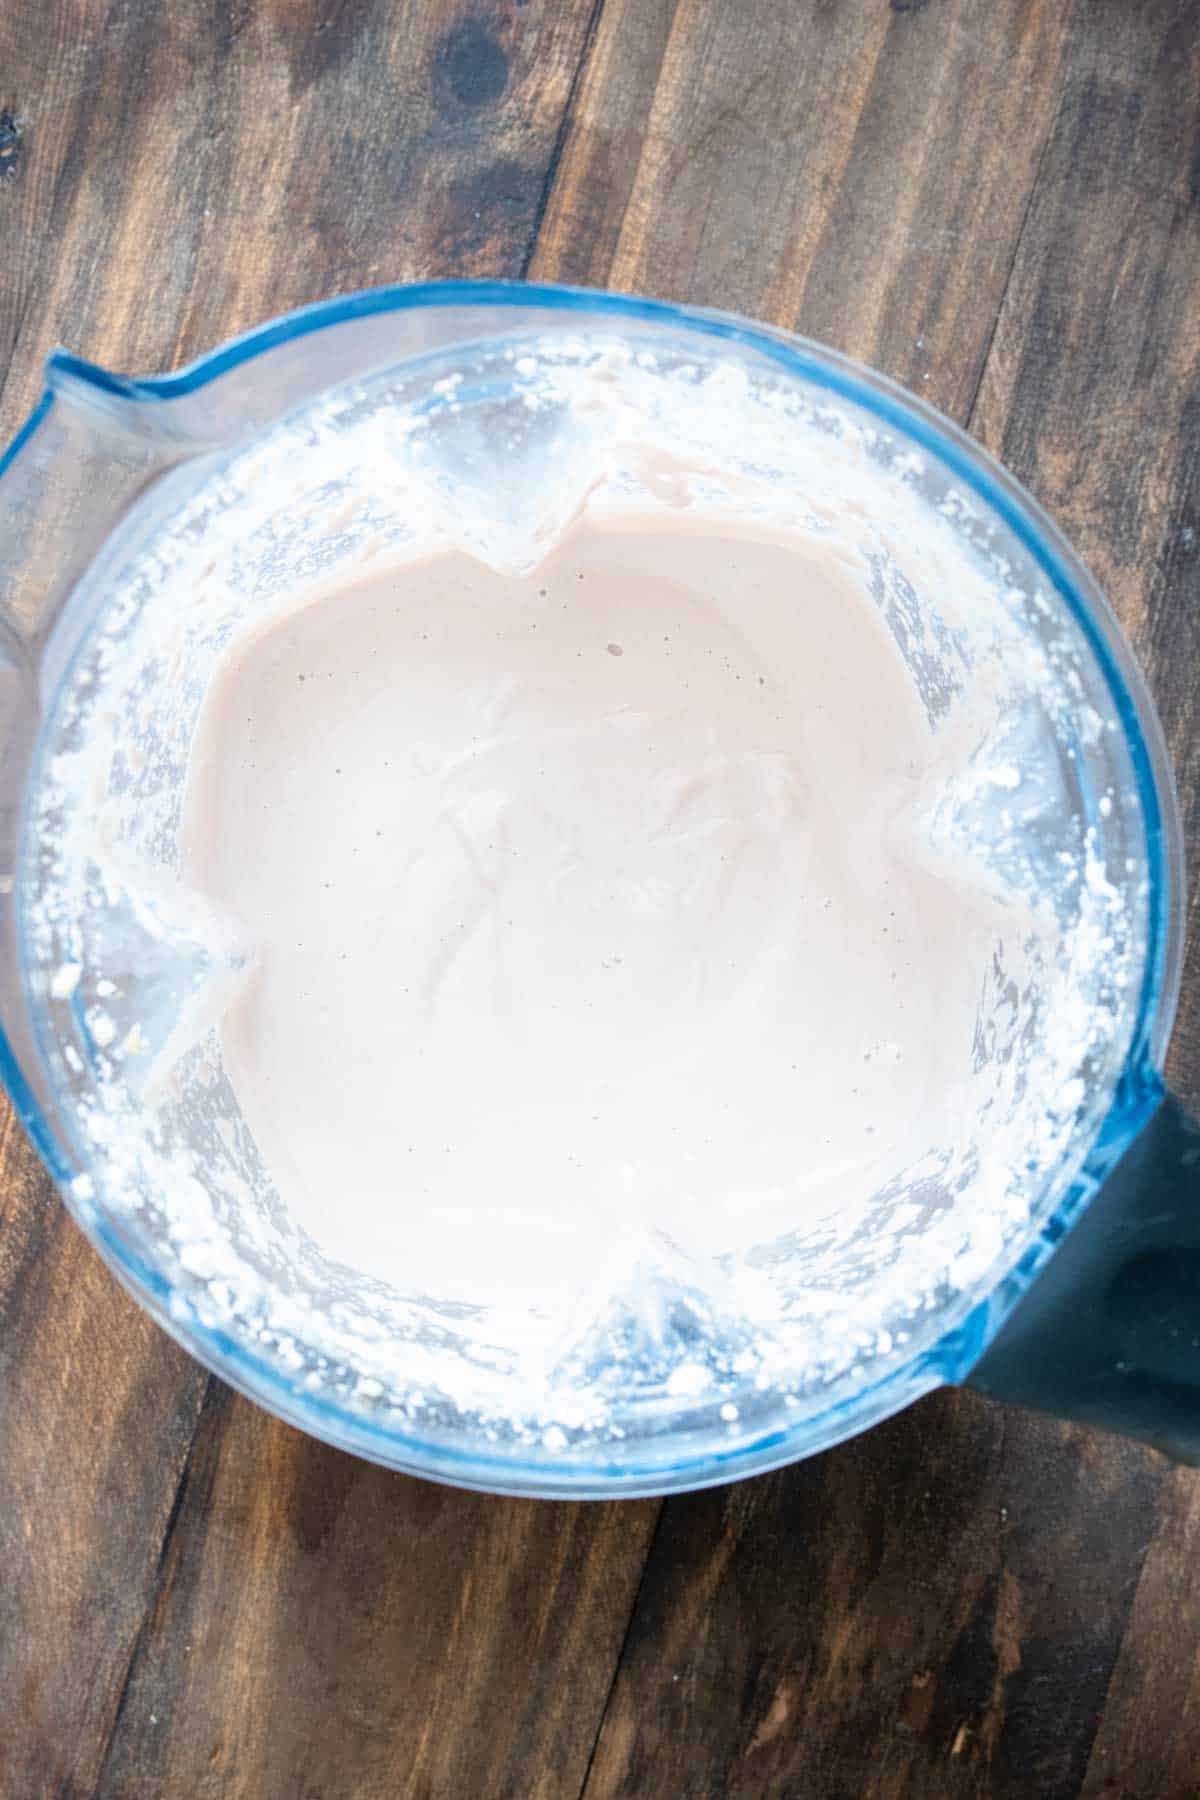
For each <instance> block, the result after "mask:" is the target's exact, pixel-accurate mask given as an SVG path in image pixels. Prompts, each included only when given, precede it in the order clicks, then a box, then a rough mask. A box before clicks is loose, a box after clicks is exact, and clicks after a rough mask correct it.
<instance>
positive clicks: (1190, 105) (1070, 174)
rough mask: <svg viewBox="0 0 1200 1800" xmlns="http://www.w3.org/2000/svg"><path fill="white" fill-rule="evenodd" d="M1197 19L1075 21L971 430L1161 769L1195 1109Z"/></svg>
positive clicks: (1179, 1066)
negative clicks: (1120, 657) (1166, 751)
mask: <svg viewBox="0 0 1200 1800" xmlns="http://www.w3.org/2000/svg"><path fill="white" fill-rule="evenodd" d="M1198 280H1200V15H1198V14H1197V10H1196V7H1195V5H1194V4H1192V0H1149V3H1146V4H1141V5H1139V6H1137V7H1136V8H1129V7H1124V6H1121V5H1120V4H1119V0H1102V3H1101V4H1093V5H1091V6H1089V7H1086V8H1084V9H1082V10H1080V11H1079V14H1078V26H1077V30H1076V33H1075V40H1074V44H1073V54H1072V57H1071V61H1070V68H1069V78H1068V80H1067V84H1066V88H1065V92H1064V97H1063V102H1062V108H1061V111H1060V114H1059V119H1058V124H1057V128H1056V130H1055V132H1054V136H1053V139H1052V140H1051V143H1050V146H1049V149H1048V151H1047V155H1046V159H1045V164H1044V167H1043V170H1042V178H1041V180H1040V181H1039V183H1038V188H1037V193H1036V196H1035V198H1034V203H1033V207H1032V210H1031V212H1030V217H1029V223H1028V228H1027V230H1026V231H1025V233H1024V236H1023V238H1022V242H1021V250H1020V254H1019V256H1018V258H1017V261H1016V265H1015V268H1014V271H1013V280H1012V282H1011V284H1010V286H1009V289H1008V294H1007V297H1006V300H1005V305H1004V310H1003V313H1002V314H1001V317H1000V321H999V325H998V327H997V331H996V340H995V344H994V347H993V352H992V356H991V359H990V361H989V364H988V369H987V373H986V376H985V378H984V381H983V384H982V387H981V389H980V393H979V404H978V407H977V409H976V413H975V417H974V420H973V429H974V430H975V431H976V433H977V434H978V435H979V436H980V437H981V438H982V439H983V441H984V442H985V443H986V444H987V445H988V447H989V449H991V450H993V451H995V453H996V454H997V455H998V456H1000V457H1001V458H1002V459H1003V460H1004V461H1005V462H1007V463H1008V465H1009V467H1010V468H1011V469H1012V470H1013V471H1014V473H1016V474H1017V475H1019V476H1020V477H1021V479H1022V480H1023V481H1026V482H1028V484H1029V485H1030V486H1031V487H1032V488H1033V490H1034V492H1035V493H1036V494H1037V496H1038V498H1039V499H1040V500H1041V501H1042V502H1043V503H1044V504H1045V505H1046V506H1047V507H1048V508H1049V510H1050V511H1051V513H1053V515H1054V517H1055V518H1056V519H1057V520H1058V521H1059V523H1060V524H1061V525H1062V526H1063V528H1064V530H1065V531H1066V532H1067V533H1068V535H1069V536H1070V538H1071V540H1072V542H1073V543H1074V544H1075V545H1076V547H1077V549H1079V550H1080V552H1081V553H1082V555H1083V556H1084V557H1085V558H1086V560H1087V561H1088V562H1089V563H1090V565H1091V566H1092V568H1093V569H1094V570H1095V572H1096V574H1097V576H1098V577H1099V579H1100V582H1101V584H1102V585H1103V587H1104V589H1105V591H1106V593H1107V594H1108V596H1109V599H1110V600H1111V601H1112V603H1113V605H1114V607H1115V608H1116V611H1117V614H1118V616H1119V618H1120V620H1121V623H1122V625H1123V626H1124V627H1125V630H1126V631H1127V632H1128V633H1129V635H1130V637H1131V638H1132V640H1133V643H1134V646H1135V648H1136V650H1137V652H1138V655H1139V658H1140V660H1141V663H1142V667H1143V668H1144V670H1145V672H1146V675H1147V677H1148V679H1149V682H1150V685H1151V687H1152V689H1153V691H1154V696H1155V699H1156V701H1157V703H1158V708H1159V712H1160V713H1161V715H1162V720H1163V724H1164V726H1165V728H1166V733H1167V738H1168V742H1169V744H1170V747H1171V751H1172V754H1173V757H1174V761H1175V769H1176V774H1177V778H1178V784H1179V791H1180V798H1181V802H1182V806H1183V814H1184V829H1185V833H1186V836H1187V841H1188V845H1189V850H1190V853H1191V854H1190V876H1191V879H1190V883H1189V891H1190V899H1191V912H1190V918H1189V927H1190V929H1189V952H1188V960H1187V964H1186V967H1185V972H1184V983H1183V993H1182V999H1181V1005H1180V1010H1179V1017H1178V1022H1177V1025H1176V1030H1175V1036H1174V1041H1173V1044H1172V1053H1171V1059H1170V1062H1169V1064H1168V1073H1169V1074H1170V1076H1171V1078H1172V1080H1173V1081H1174V1083H1175V1085H1176V1086H1177V1088H1178V1090H1179V1092H1180V1093H1181V1094H1183V1096H1184V1097H1185V1098H1186V1099H1187V1100H1188V1101H1189V1102H1190V1103H1191V1105H1192V1106H1194V1107H1200V891H1198V890H1200V883H1198V881H1197V871H1198V869H1200V680H1198V679H1197V670H1200V608H1197V606H1196V601H1195V591H1196V579H1197V573H1198V571H1200V311H1198V310H1197V306H1196V292H1197V281H1198Z"/></svg>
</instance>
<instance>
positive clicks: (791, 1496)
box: [0, 0, 1200, 1800]
mask: <svg viewBox="0 0 1200 1800" xmlns="http://www.w3.org/2000/svg"><path fill="white" fill-rule="evenodd" d="M437 275H475V276H479V275H493V276H501V275H502V276H514V277H519V276H531V277H537V278H545V279H552V280H559V281H571V282H585V283H593V284H597V285H606V286H612V287H616V288H623V289H633V290H640V291H643V292H645V293H649V294H655V295H663V296H668V297H671V298H676V299H682V300H689V301H695V302H704V303H709V304H714V305H719V306H723V307H728V308H732V309H736V310H739V311H742V312H745V313H748V314H750V315H757V316H759V317H762V318H765V319H769V320H773V321H776V322H778V323H779V324H781V325H785V326H789V327H794V328H796V329H798V330H800V331H802V332H805V333H808V334H809V335H811V336H814V337H817V338H821V339H824V340H825V341H826V342H828V343H830V344H834V345H836V346H838V347H839V348H841V349H843V350H846V351H849V352H851V353H852V354H853V355H855V356H857V357H860V358H862V359H863V360H865V361H867V362H870V363H873V364H875V365H877V366H878V367H880V368H882V369H884V370H886V371H887V372H888V373H890V374H891V375H894V376H896V377H897V378H898V379H899V380H901V381H903V382H905V383H907V384H908V385H909V386H910V387H912V388H913V389H914V390H915V391H916V392H917V393H918V394H920V395H922V396H923V397H924V398H925V399H927V400H929V401H931V402H932V403H933V404H934V405H935V406H938V407H940V408H942V409H943V411H945V412H946V413H948V414H949V415H950V416H951V417H952V418H954V419H957V420H958V421H960V422H961V423H962V424H964V425H965V426H966V427H967V428H968V429H969V430H970V431H972V432H973V433H974V434H975V435H976V436H977V437H978V438H980V439H981V440H982V441H983V442H984V443H985V444H986V445H987V446H988V447H989V448H990V449H991V450H993V451H994V452H995V453H996V454H997V455H998V456H1000V457H1001V458H1002V459H1003V460H1004V461H1005V462H1006V463H1007V464H1008V465H1009V467H1010V468H1012V469H1013V470H1014V471H1015V472H1016V474H1017V475H1019V476H1020V477H1021V479H1022V480H1024V481H1025V482H1026V483H1028V485H1029V486H1030V487H1031V488H1032V489H1033V491H1034V493H1035V494H1036V495H1038V497H1039V498H1040V499H1041V500H1042V501H1043V502H1044V503H1045V505H1046V506H1047V507H1048V508H1049V510H1050V512H1051V513H1052V515H1053V516H1054V517H1055V518H1056V519H1057V520H1058V521H1059V523H1060V524H1061V525H1062V526H1063V527H1064V529H1065V530H1066V532H1067V533H1068V535H1069V536H1070V537H1071V538H1072V539H1073V541H1074V542H1075V544H1076V545H1077V546H1078V547H1079V549H1080V550H1081V551H1082V553H1083V555H1084V556H1085V558H1086V559H1087V560H1088V561H1089V562H1090V563H1091V565H1092V567H1093V569H1094V570H1095V571H1096V573H1097V575H1098V576H1099V578H1100V580H1101V583H1102V584H1103V585H1104V587H1105V588H1106V589H1107V591H1108V593H1109V595H1110V596H1111V598H1112V600H1113V603H1114V605H1115V607H1116V609H1117V611H1118V613H1119V614H1120V617H1121V620H1122V622H1123V624H1124V626H1125V628H1126V630H1127V631H1128V632H1129V634H1130V636H1131V637H1132V639H1133V642H1134V644H1135V645H1136V647H1137V650H1138V652H1139V655H1140V657H1141V659H1142V663H1143V666H1144V668H1145V669H1146V671H1147V673H1148V675H1149V678H1150V681H1151V684H1152V686H1153V689H1154V692H1155V694H1156V696H1157V699H1158V703H1159V706H1160V708H1161V710H1162V715H1163V720H1164V723H1165V726H1166V730H1167V734H1168V737H1169V739H1170V742H1171V746H1172V750H1173V753H1174V756H1175V760H1176V767H1177V770H1178V773H1179V779H1180V786H1181V792H1182V799H1183V808H1184V814H1185V819H1186V822H1187V827H1188V831H1189V844H1190V846H1191V852H1192V856H1191V862H1192V875H1193V889H1192V891H1193V894H1195V892H1196V891H1197V887H1198V886H1200V883H1197V882H1196V880H1195V878H1196V876H1197V874H1198V873H1200V869H1198V864H1200V681H1198V679H1197V675H1198V672H1200V602H1198V600H1197V573H1198V571H1200V385H1198V379H1197V377H1198V372H1200V298H1198V296H1200V8H1198V6H1197V4H1196V0H891V4H890V5H889V4H887V0H180V3H178V4H163V0H4V4H3V6H2V7H0V436H2V437H3V438H7V437H8V436H10V435H11V434H12V432H13V431H14V430H15V429H16V427H17V426H18V424H19V423H20V422H21V420H22V419H23V418H24V417H25V415H26V414H27V412H28V411H29V409H30V407H31V405H32V404H33V401H34V399H35V397H36V394H37V392H38V389H39V379H40V377H39V365H40V363H41V361H42V358H43V357H44V356H45V354H46V353H47V351H48V350H49V349H50V348H51V347H52V346H53V345H54V344H55V343H56V342H58V341H64V342H66V343H67V344H69V345H70V346H71V347H72V348H74V349H76V350H78V351H80V352H82V353H83V354H85V355H87V356H89V357H93V358H95V359H97V360H99V361H101V362H104V363H106V364H108V365H109V366H111V367H114V368H118V369H127V370H133V371H150V370H160V369H166V368H170V367H171V366H173V365H176V364H178V363H180V362H182V361H184V360H186V359H188V358H190V357H192V356H194V355H196V354H197V353H199V352H201V351H203V350H205V349H207V348H208V347H209V346H211V345H213V344H216V343H218V342H220V341H221V340H222V339H225V338H227V337H229V336H231V335H232V334H233V333H235V332H239V331H242V330H244V329H245V328H246V327H248V326H250V325H253V324H254V323H256V322H257V321H259V320H262V319H264V318H267V317H269V316H271V315H272V314H275V313H279V312H282V311H284V310H285V309H287V308H290V307H293V306H296V305H298V304H300V303H301V302H304V301H308V300H313V299H316V298H318V297H320V296H324V295H328V294H333V293H338V292H344V291H347V290H350V289H353V288H357V287H360V286H363V285H368V284H373V283H378V282H385V281H403V280H409V279H415V278H423V277H429V276H437ZM1197 915H1198V908H1197V904H1196V901H1195V899H1193V901H1192V935H1191V956H1190V959H1189V961H1188V965H1187V970H1186V974H1185V980H1184V995H1183V1004H1182V1008H1181V1012H1180V1018H1179V1024H1178V1027H1177V1030H1176V1034H1175V1040H1174V1046H1173V1050H1172V1057H1171V1063H1170V1073H1171V1075H1172V1078H1173V1080H1174V1082H1175V1084H1176V1086H1177V1087H1178V1088H1179V1089H1180V1091H1181V1092H1182V1093H1183V1094H1184V1096H1185V1097H1186V1098H1187V1099H1188V1100H1189V1101H1190V1102H1191V1103H1192V1104H1193V1105H1195V1104H1196V1103H1197V1102H1198V1101H1200V929H1198V926H1200V917H1198V916H1197ZM0 1159H2V1161H0V1795H2V1796H3V1797H4V1800H27V1797H30V1796H41V1795H47V1796H49V1795H53V1796H57V1797H63V1800H68V1797H69V1800H80V1797H82V1796H85V1795H87V1796H90V1795H93V1794H95V1795H104V1796H119V1797H122V1800H124V1797H126V1796H128V1797H132V1800H141V1797H142V1796H160V1795H162V1796H172V1797H173V1796H182V1797H186V1800H205V1797H208V1796H220V1797H221V1800H231V1797H242V1796H245V1797H246V1800H264V1797H266V1800H275V1797H276V1796H278V1797H279V1800H330V1797H337V1800H340V1797H341V1796H364V1797H368V1796H369V1797H376V1796H378V1797H380V1800H382V1797H387V1800H391V1797H392V1796H421V1797H426V1800H440V1797H441V1796H450V1797H452V1800H490V1797H491V1796H500V1795H508V1796H514V1797H516V1800H527V1797H539V1800H541V1797H544V1800H574V1797H575V1796H577V1795H580V1794H586V1796H587V1797H588V1800H602V1797H603V1796H610V1795H623V1796H624V1795H636V1796H647V1797H649V1800H664V1797H665V1800H675V1797H677V1796H680V1797H695V1800H707V1797H709V1796H726V1795H730V1796H747V1797H753V1800H759V1797H761V1796H790V1797H793V1800H800V1797H804V1800H807V1797H808V1796H818V1797H824V1796H837V1797H843V1796H844V1797H846V1800H856V1797H858V1796H863V1795H886V1796H905V1797H906V1800H910V1797H920V1796H929V1797H930V1800H947V1797H950V1800H953V1797H955V1796H960V1795H987V1796H992V1795H999V1796H1010V1795H1011V1796H1019V1797H1020V1800H1028V1797H1030V1796H1037V1797H1046V1796H1052V1797H1053V1796H1064V1797H1065V1796H1068V1795H1070V1796H1074V1795H1077V1794H1082V1795H1087V1796H1094V1797H1096V1800H1099V1797H1100V1796H1105V1797H1106V1800H1163V1797H1166V1800H1174V1797H1176V1796H1177V1797H1179V1800H1184V1797H1192V1796H1195V1795H1196V1794H1197V1793H1200V1661H1198V1660H1197V1658H1198V1652H1200V1563H1198V1553H1200V1476H1197V1475H1195V1474H1192V1473H1190V1472H1186V1471H1180V1470H1177V1469H1173V1468H1171V1467H1170V1466H1169V1465H1168V1464H1167V1463H1165V1462H1164V1461H1163V1460H1161V1459H1160V1458H1159V1457H1158V1456H1156V1455H1155V1454H1153V1453H1152V1452H1150V1451H1148V1450H1144V1449H1142V1448H1139V1447H1137V1446H1135V1445H1132V1444H1128V1443H1124V1442H1121V1441H1118V1440H1116V1439H1113V1438H1108V1437H1104V1436H1101V1435H1097V1434H1092V1433H1089V1432H1086V1431H1083V1430H1077V1429H1072V1428H1068V1427H1066V1426H1060V1425H1057V1424H1055V1423H1052V1422H1050V1421H1048V1420H1045V1419H1041V1418H1038V1417H1035V1416H1033V1415H1030V1414H1024V1413H1020V1412H1017V1411H1013V1410H1005V1409H1002V1408H999V1407H996V1406H992V1405H988V1404H985V1403H984V1402H982V1401H981V1400H979V1399H976V1398H974V1397H972V1396H969V1395H965V1394H957V1393H943V1394H940V1395H937V1396H934V1397H932V1398H930V1399H928V1400H926V1401H924V1402H922V1403H921V1404H919V1405H918V1406H916V1407H914V1408H913V1409H912V1410H910V1411H909V1412H907V1413H906V1414H904V1415H902V1416H901V1417H899V1418H897V1419H895V1420H893V1421H892V1422H891V1423H890V1424H887V1425H885V1426H883V1427H880V1428H878V1429H876V1430H875V1431H873V1432H871V1433H869V1434H868V1435H867V1436H866V1437H864V1438H861V1439H859V1440H857V1441H856V1442H853V1443H850V1444H847V1445H844V1446H842V1447H841V1448H839V1449H837V1450H835V1451H832V1452H830V1453H829V1454H827V1455H824V1456H821V1457H818V1458H815V1459H813V1460H812V1461H810V1462H808V1463H805V1464H801V1465H799V1466H797V1467H795V1468H792V1469H790V1470H786V1471H784V1472H783V1473H781V1474H778V1475H774V1476H770V1477H766V1478H763V1479H760V1480H757V1481H753V1482H748V1483H745V1484H742V1485H740V1486H736V1487H732V1488H728V1489H725V1490H718V1491H713V1492H709V1493H705V1494H700V1495H695V1496H689V1497H684V1498H679V1499H673V1500H670V1501H668V1502H666V1503H665V1504H661V1503H658V1502H655V1501H644V1502H626V1503H622V1504H616V1505H567V1504H550V1503H542V1502H528V1501H506V1500H498V1499H489V1498H483V1497H478V1496H471V1495H467V1494H460V1493H456V1492H453V1491H451V1490H448V1489H443V1488H438V1487H434V1486H431V1485H428V1484H426V1483H422V1482H419V1481H414V1480H409V1479H405V1478H403V1477H400V1476H397V1475H392V1474H388V1473H385V1472H384V1471H383V1470H381V1469H377V1468H374V1467H371V1466H369V1465H368V1464H366V1463H362V1462H358V1461H355V1460H354V1459H352V1458H350V1457H348V1456H344V1455H341V1454H339V1453H337V1452H335V1451H333V1450H330V1449H327V1448H325V1447H324V1446H322V1445H321V1444H318V1443H315V1442H313V1441H311V1440H309V1439H308V1438H305V1437H303V1436H302V1435H300V1434H299V1433H298V1432H296V1431H294V1430H292V1429H290V1428H289V1427H287V1426H285V1425H282V1424H280V1423H278V1422H277V1421H276V1420H274V1419H272V1418H270V1417H269V1416H268V1415H267V1414H266V1413H264V1412H261V1411H259V1410H257V1409H256V1408H255V1407H253V1406H251V1405H249V1404H248V1403H247V1402H245V1401H243V1400H242V1399H240V1398H238V1397H237V1396H235V1395H234V1394H233V1393H231V1392H230V1391H229V1389H227V1388H226V1387H224V1386H223V1385H222V1384H221V1383H220V1382H219V1381H218V1380H216V1379H215V1378H210V1377H209V1376H208V1375H207V1374H206V1373H205V1371H204V1370H203V1369H201V1368H199V1367H198V1366H197V1365H196V1364H195V1363H194V1362H192V1361H191V1360H190V1359H189V1358H188V1357H187V1356H186V1355H185V1354H184V1353H183V1352H182V1351H180V1350H179V1349H177V1348H176V1346H175V1345H174V1344H173V1343H171V1342H170V1341H169V1340H168V1339H167V1338H166V1337H165V1336H164V1335H163V1334H162V1333H161V1332H160V1331H159V1330H158V1329H157V1327H155V1326H154V1325H153V1324H151V1322H150V1321H149V1319H148V1318H146V1317H145V1315H144V1314H143V1313H141V1312H140V1311H139V1310H138V1309H137V1307H136V1306H135V1305H134V1304H133V1303H132V1302H131V1301H130V1300H129V1299H128V1298H127V1297H126V1296H125V1295H124V1293H122V1292H121V1291H120V1290H119V1289H118V1287H117V1286H116V1284H115V1282H114V1281H113V1280H112V1278H111V1277H110V1275H109V1274H108V1272H107V1271H106V1269H105V1268H104V1267H103V1266H102V1265H101V1263H100V1262H99V1260H98V1258H97V1257H96V1256H95V1255H94V1254H93V1252H92V1250H91V1249H90V1247H89V1246H88V1245H87V1244H86V1243H85V1241H84V1240H83V1238H82V1237H81V1235H80V1233H79V1232H78V1230H77V1229H76V1227H75V1226H74V1224H73V1223H72V1222H71V1221H70V1219H69V1218H68V1217H67V1215H66V1213H65V1212H64V1211H63V1209H62V1207H61V1206H60V1205H59V1203H58V1201H57V1200H56V1198H55V1196H54V1194H53V1192H52V1189H51V1187H50V1184H49V1182H48V1180H47V1178H46V1176H45V1175H44V1174H43V1172H42V1170H41V1168H40V1166H39V1165H38V1163H37V1161H36V1159H35V1158H34V1156H33V1155H32V1153H31V1151H30V1150H29V1148H28V1147H27V1145H26V1143H25V1141H24V1139H23V1137H22V1135H21V1133H20V1131H19V1130H18V1129H17V1128H16V1127H15V1126H14V1124H13V1123H12V1120H11V1118H10V1116H9V1115H8V1114H7V1112H5V1114H4V1116H3V1123H2V1127H0Z"/></svg>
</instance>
